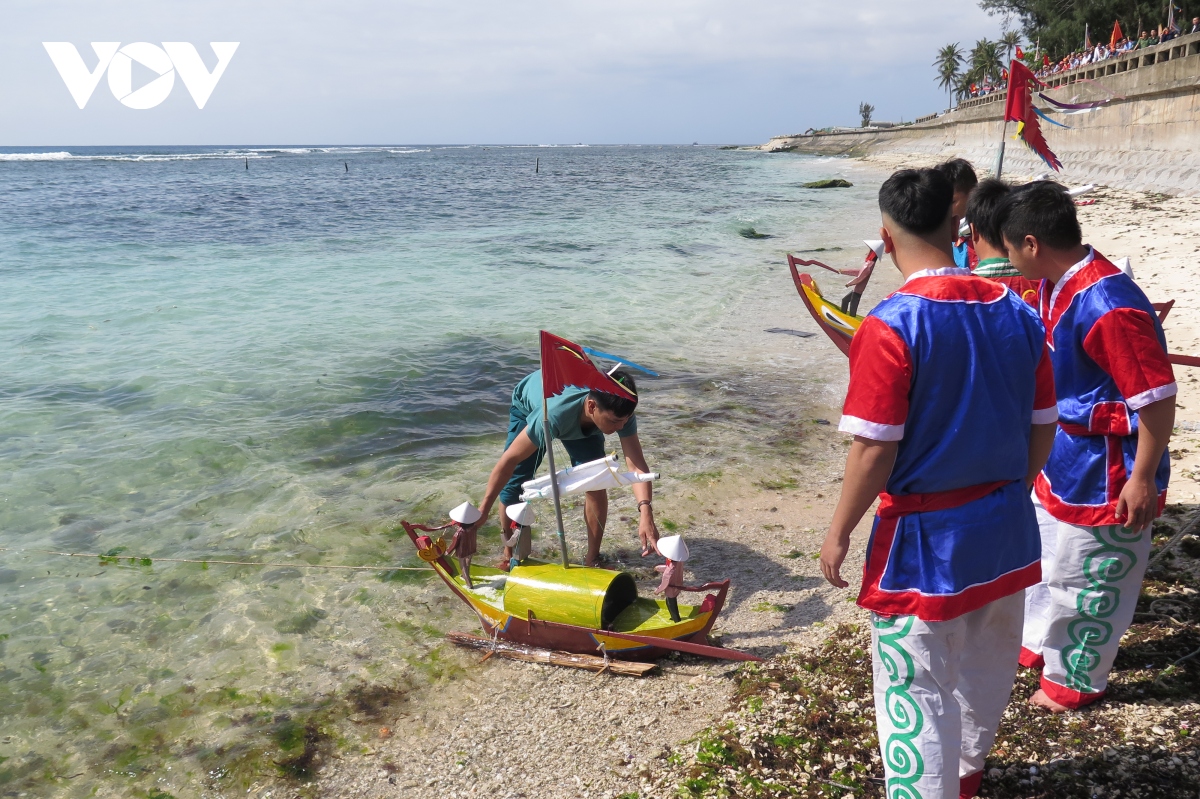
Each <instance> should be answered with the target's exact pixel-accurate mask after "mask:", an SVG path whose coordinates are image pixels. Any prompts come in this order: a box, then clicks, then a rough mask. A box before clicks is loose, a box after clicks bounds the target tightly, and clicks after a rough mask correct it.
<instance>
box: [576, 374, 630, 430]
mask: <svg viewBox="0 0 1200 799" xmlns="http://www.w3.org/2000/svg"><path fill="white" fill-rule="evenodd" d="M609 377H611V378H612V379H613V380H616V381H617V382H618V383H620V384H621V385H623V386H624V387H625V388H627V389H629V391H630V392H631V393H632V394H633V396H634V399H629V397H622V396H620V395H618V394H609V393H608V392H607V391H597V390H596V389H594V388H593V389H592V390H591V391H590V392H588V396H589V397H591V398H592V399H593V400H595V401H596V404H597V405H599V406H600V410H602V411H608V412H609V413H611V414H612V415H613V416H616V417H617V418H620V419H625V418H628V417H630V416H633V412H634V411H635V410H637V383H635V382H633V375H631V374H629V372H626V371H625V370H624V369H618V370H617V371H615V372H613V373H612V374H611V375H609Z"/></svg>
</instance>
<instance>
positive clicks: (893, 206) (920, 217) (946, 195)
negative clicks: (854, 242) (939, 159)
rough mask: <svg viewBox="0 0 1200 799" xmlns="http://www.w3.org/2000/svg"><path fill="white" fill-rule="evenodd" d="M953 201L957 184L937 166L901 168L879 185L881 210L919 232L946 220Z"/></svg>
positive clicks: (927, 232) (937, 225) (926, 232)
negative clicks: (954, 184) (929, 167)
mask: <svg viewBox="0 0 1200 799" xmlns="http://www.w3.org/2000/svg"><path fill="white" fill-rule="evenodd" d="M953 203H954V187H953V186H952V185H950V181H949V180H947V178H946V176H945V175H943V174H942V173H941V172H939V171H938V170H936V169H901V170H900V171H899V172H894V173H892V176H891V177H890V178H888V179H887V180H886V181H884V183H883V185H882V186H880V187H879V210H880V211H882V212H883V213H885V214H887V215H888V216H889V217H890V218H891V219H892V220H893V221H895V222H896V224H898V225H899V226H900V227H902V228H903V229H904V230H906V231H908V232H909V233H913V234H916V235H918V236H924V235H928V234H930V233H933V232H934V231H935V230H937V229H938V228H940V227H941V226H942V225H944V224H946V220H947V219H949V218H950V206H951V205H952V204H953Z"/></svg>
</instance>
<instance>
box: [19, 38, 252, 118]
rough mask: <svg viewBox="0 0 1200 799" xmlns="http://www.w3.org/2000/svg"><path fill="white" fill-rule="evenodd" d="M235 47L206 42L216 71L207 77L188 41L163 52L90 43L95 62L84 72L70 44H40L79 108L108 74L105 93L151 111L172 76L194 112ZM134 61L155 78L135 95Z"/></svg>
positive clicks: (170, 85)
mask: <svg viewBox="0 0 1200 799" xmlns="http://www.w3.org/2000/svg"><path fill="white" fill-rule="evenodd" d="M238 44H239V42H209V45H210V46H211V47H212V49H213V52H214V53H215V54H216V56H217V66H216V67H215V68H214V69H213V71H212V72H209V71H208V68H207V67H205V66H204V62H203V61H201V60H200V54H199V53H197V52H196V48H195V46H193V45H192V44H190V43H188V42H163V43H162V47H158V46H156V45H153V44H150V43H149V42H133V43H132V44H127V45H125V46H124V47H121V43H120V42H92V50H94V51H95V52H96V58H98V59H99V63H97V64H96V68H95V69H93V70H90V71H89V70H88V68H87V65H86V64H84V63H83V58H82V57H81V56H80V55H79V51H78V50H76V49H75V45H73V44H71V43H70V42H42V46H43V47H45V48H46V52H47V53H49V54H50V60H51V61H53V62H54V66H55V67H57V69H58V74H59V75H61V76H62V79H63V83H65V84H67V90H68V91H69V92H71V96H72V97H73V98H75V104H76V105H77V106H79V107H80V108H83V107H84V106H85V105H87V102H88V100H90V99H91V97H92V92H94V91H96V86H97V85H98V84H99V83H100V78H101V76H102V75H104V70H105V69H107V70H108V88H109V89H111V90H112V93H113V97H116V98H117V99H118V100H120V101H121V104H122V105H125V106H128V107H129V108H139V109H144V108H153V107H154V106H156V105H158V104H159V103H161V102H162V101H163V100H165V99H167V95H169V94H170V93H171V89H172V88H174V86H175V73H176V72H178V73H179V77H180V78H182V79H183V85H184V86H186V87H187V90H188V92H190V93H191V95H192V99H193V100H195V101H196V107H197V108H203V107H204V104H205V103H207V102H208V98H209V96H210V95H211V94H212V93H213V89H215V88H216V87H217V81H219V80H220V79H221V76H222V75H224V74H225V67H227V66H229V60H230V59H231V58H233V53H234V51H235V50H237V48H238ZM134 61H136V62H138V63H139V64H141V65H142V66H144V67H146V68H147V69H149V70H151V71H153V72H155V73H157V74H158V77H157V78H154V79H153V80H151V81H150V82H149V83H147V84H146V85H145V86H142V87H141V88H139V89H138V90H137V91H134V89H133V62H134Z"/></svg>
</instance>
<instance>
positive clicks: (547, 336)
mask: <svg viewBox="0 0 1200 799" xmlns="http://www.w3.org/2000/svg"><path fill="white" fill-rule="evenodd" d="M567 386H578V387H579V388H592V389H595V390H596V391H603V392H604V393H605V394H615V395H616V396H618V397H623V398H625V399H629V400H633V401H634V402H637V394H634V393H633V392H632V391H630V390H629V389H627V388H625V386H623V385H621V384H620V383H618V382H617V381H616V380H613V379H612V378H611V377H609V376H608V375H606V374H605V373H604V372H601V371H600V370H599V369H597V368H596V366H595V364H593V363H592V362H591V360H590V359H589V358H588V357H587V355H586V354H584V352H583V348H582V347H580V346H579V345H578V344H575V343H573V342H570V341H567V340H566V339H565V338H559V337H558V336H556V335H554V334H553V333H547V332H546V331H545V330H543V331H542V394H543V396H546V397H553V396H554V395H555V394H558V393H560V392H561V391H562V390H563V389H564V388H566V387H567Z"/></svg>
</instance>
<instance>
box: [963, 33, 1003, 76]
mask: <svg viewBox="0 0 1200 799" xmlns="http://www.w3.org/2000/svg"><path fill="white" fill-rule="evenodd" d="M1003 49H1004V46H1003V45H1002V44H1000V42H990V41H988V40H987V39H980V40H979V41H977V42H975V46H974V47H973V48H971V62H970V68H969V69H968V70H967V74H968V75H969V76H970V77H971V80H972V82H975V83H983V82H985V81H989V82H991V83H999V82H1000V72H1001V70H1003V69H1004V55H1003Z"/></svg>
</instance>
